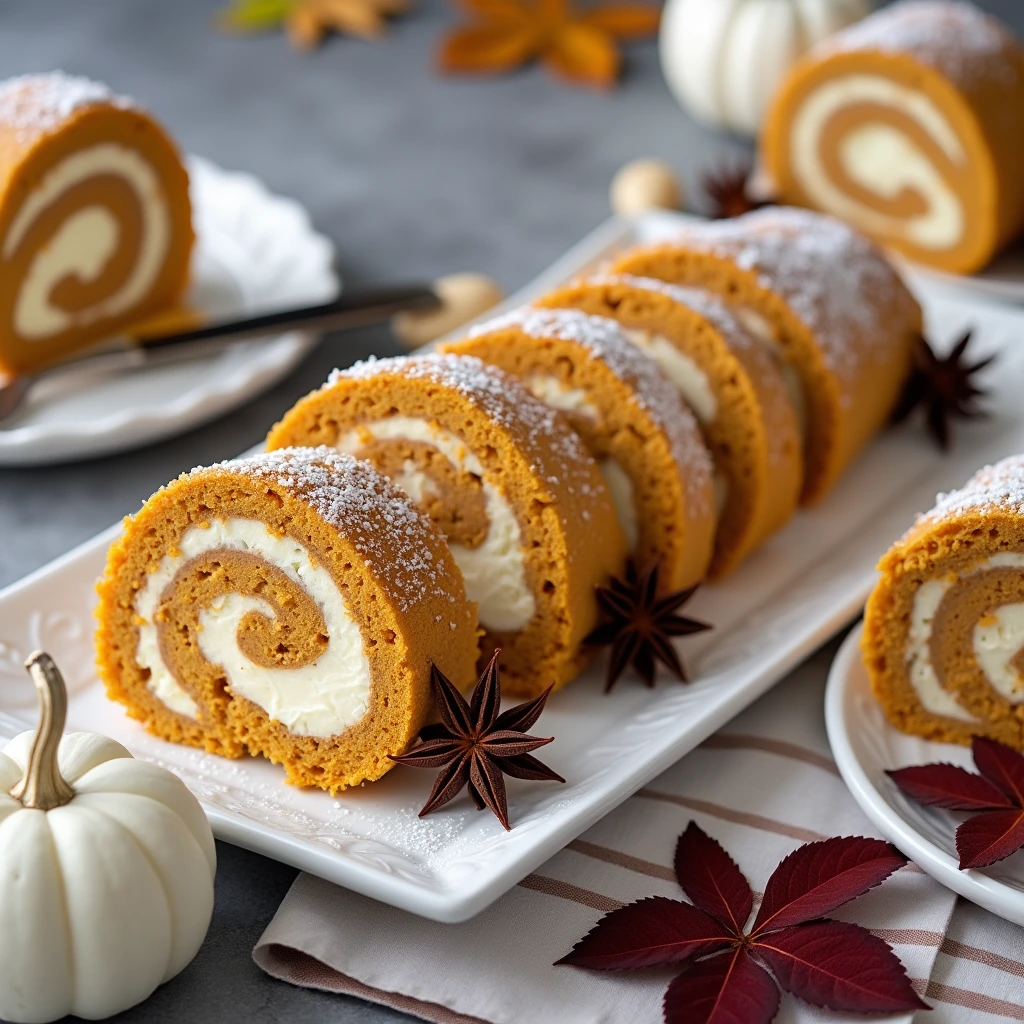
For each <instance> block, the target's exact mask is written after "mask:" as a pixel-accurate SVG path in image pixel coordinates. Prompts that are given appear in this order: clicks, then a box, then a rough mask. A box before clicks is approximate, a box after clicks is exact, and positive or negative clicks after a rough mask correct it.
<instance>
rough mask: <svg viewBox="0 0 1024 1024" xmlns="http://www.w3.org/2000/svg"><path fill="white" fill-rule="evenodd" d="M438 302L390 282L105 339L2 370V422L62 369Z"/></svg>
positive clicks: (153, 358)
mask: <svg viewBox="0 0 1024 1024" xmlns="http://www.w3.org/2000/svg"><path fill="white" fill-rule="evenodd" d="M439 305H440V300H439V299H438V297H437V295H436V293H435V292H434V290H433V288H432V287H431V286H430V285H427V284H412V285H392V286H389V287H384V288H372V289H364V290H360V291H355V292H351V293H346V294H344V295H341V296H339V297H338V298H336V299H332V300H331V301H330V302H325V303H322V304H320V305H317V306H304V307H300V308H298V309H285V310H278V311H275V312H273V313H261V314H259V315H257V316H249V317H244V318H242V319H239V320H225V321H221V322H218V323H213V324H208V325H206V326H203V327H198V328H194V329H192V330H188V331H178V332H175V333H173V334H164V335H156V336H152V335H151V336H147V337H145V338H143V339H140V340H131V339H129V338H120V339H117V340H116V341H113V342H111V343H108V344H105V345H104V347H103V349H102V350H101V351H98V350H96V349H93V350H92V351H90V352H87V353H84V354H82V355H79V356H76V357H74V358H72V359H67V360H64V361H63V362H60V363H54V364H53V365H51V366H45V367H43V368H42V369H40V370H37V371H36V372H34V373H26V374H21V375H19V376H15V377H5V376H3V375H2V374H0V422H3V420H5V419H7V418H8V417H10V416H11V415H12V414H13V413H14V412H15V411H16V410H17V409H18V408H19V407H20V406H21V404H22V402H23V401H24V400H25V398H26V396H27V395H28V393H29V392H30V391H31V390H32V388H33V387H34V386H35V385H36V384H38V383H39V382H40V381H41V380H43V379H45V378H49V377H53V376H56V375H58V374H68V373H79V372H83V371H88V372H89V373H94V372H99V373H121V372H124V371H125V370H139V369H144V368H146V367H149V366H166V365H168V364H170V363H180V362H187V361H188V360H190V359H198V358H200V357H202V356H209V355H215V354H216V353H218V352H220V351H222V350H223V349H225V348H228V347H229V346H230V345H234V344H236V343H238V342H240V341H253V340H255V339H257V338H264V337H273V336H276V335H279V334H283V333H284V332H286V331H291V330H304V331H337V330H350V329H352V328H355V327H364V326H366V325H367V324H373V323H379V322H380V321H382V320H388V319H390V318H391V317H392V316H393V315H394V314H395V313H400V312H403V311H407V310H417V311H424V312H426V311H428V310H432V309H436V308H437V307H438V306H439Z"/></svg>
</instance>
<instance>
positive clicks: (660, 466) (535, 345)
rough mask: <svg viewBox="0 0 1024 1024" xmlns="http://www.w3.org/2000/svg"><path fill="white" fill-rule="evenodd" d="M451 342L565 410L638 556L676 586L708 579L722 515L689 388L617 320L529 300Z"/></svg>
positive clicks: (666, 582) (447, 346)
mask: <svg viewBox="0 0 1024 1024" xmlns="http://www.w3.org/2000/svg"><path fill="white" fill-rule="evenodd" d="M442 349H443V350H444V351H447V352H455V353H459V354H463V355H472V356H478V357H480V358H481V359H483V360H484V361H485V362H487V363H492V364H494V365H496V366H500V367H501V368H502V369H503V370H506V371H508V372H509V373H511V374H514V375H515V376H516V377H518V378H519V379H520V380H521V381H522V382H523V383H524V384H525V385H526V387H527V388H529V389H530V391H531V392H532V393H533V394H534V395H536V396H537V397H538V398H540V399H541V400H542V401H544V402H546V403H547V404H548V405H549V406H551V407H552V408H553V409H558V410H560V411H561V412H562V413H564V415H565V417H566V419H567V420H568V422H569V423H571V425H572V427H573V429H574V430H576V431H577V433H579V435H580V437H582V438H583V441H584V443H585V444H586V446H587V448H588V449H589V450H590V452H591V454H593V456H594V457H595V458H596V459H597V460H598V464H599V465H600V467H601V471H602V473H603V474H604V477H605V479H606V480H607V482H608V488H609V490H610V491H611V494H612V498H613V500H614V501H615V507H616V510H617V512H618V517H619V523H620V524H621V525H622V528H623V531H624V532H625V535H626V539H627V541H628V543H629V546H630V550H631V553H632V555H633V557H634V559H635V560H636V561H637V562H638V563H639V564H641V565H647V564H650V563H651V562H653V561H655V560H657V561H659V562H660V566H661V571H660V579H661V581H662V583H663V585H664V587H665V588H666V589H668V590H679V589H682V588H684V587H690V586H693V585H694V584H695V583H699V582H700V581H701V580H702V579H703V578H704V576H705V575H706V573H707V569H708V565H709V564H710V561H711V554H712V550H713V547H714V537H715V522H716V508H715V491H714V478H713V474H712V466H711V457H710V455H709V453H708V450H707V447H706V445H705V444H704V440H703V438H702V436H701V433H700V428H699V427H698V425H697V421H696V419H695V418H694V416H693V414H692V413H691V412H690V410H689V408H688V407H687V406H686V404H685V402H683V400H682V399H681V398H680V396H679V392H678V391H677V390H676V389H675V388H674V387H673V386H672V385H671V384H670V383H669V382H668V381H667V380H666V379H665V377H664V376H663V375H662V374H661V372H660V371H659V369H658V365H657V363H656V362H655V361H654V360H653V359H651V357H650V356H648V355H647V354H646V353H644V352H642V351H641V350H639V349H638V348H636V347H635V346H634V345H632V344H631V343H630V342H629V341H628V339H627V338H626V337H625V335H624V334H623V333H622V330H621V328H620V327H619V325H618V324H617V323H615V321H613V320H609V319H607V318H606V317H596V316H588V315H587V314H586V313H583V312H581V311H579V310H576V309H534V308H529V307H526V308H523V309H518V310H514V311H513V312H511V313H508V314H506V315H504V316H501V317H498V318H497V319H495V320H491V321H488V322H487V323H484V324H481V325H480V326H478V327H476V328H474V329H473V331H472V332H471V334H470V336H469V337H468V338H466V339H464V340H461V341H454V342H449V343H447V344H445V345H444V346H442Z"/></svg>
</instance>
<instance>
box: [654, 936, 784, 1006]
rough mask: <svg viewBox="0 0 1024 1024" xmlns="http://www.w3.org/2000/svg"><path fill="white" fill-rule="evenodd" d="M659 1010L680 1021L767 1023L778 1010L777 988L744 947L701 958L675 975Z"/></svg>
mask: <svg viewBox="0 0 1024 1024" xmlns="http://www.w3.org/2000/svg"><path fill="white" fill-rule="evenodd" d="M662 1011H663V1013H664V1016H665V1020H666V1021H667V1022H676V1021H678V1022H679V1024H682V1022H684V1021H685V1022H686V1024H769V1022H770V1021H771V1020H772V1018H773V1017H774V1016H775V1014H776V1013H778V1012H779V989H778V986H777V985H776V984H775V982H774V981H772V977H771V975H770V974H769V973H768V972H767V971H766V970H765V969H764V968H763V967H760V966H759V965H758V964H756V963H754V961H753V960H751V958H750V956H749V954H748V953H747V951H746V950H744V949H742V948H741V949H736V950H735V951H734V952H733V953H732V954H731V955H729V956H715V957H711V959H710V960H700V961H698V962H697V963H695V964H693V966H691V967H690V968H689V969H688V970H686V971H684V972H683V973H682V974H680V975H679V976H678V977H677V978H675V979H674V980H673V981H672V983H671V984H670V985H669V987H668V989H667V991H666V992H665V1001H664V1003H663V1004H662Z"/></svg>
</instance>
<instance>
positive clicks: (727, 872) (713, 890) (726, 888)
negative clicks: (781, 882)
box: [675, 821, 754, 935]
mask: <svg viewBox="0 0 1024 1024" xmlns="http://www.w3.org/2000/svg"><path fill="white" fill-rule="evenodd" d="M675 868H676V878H678V879H679V884H680V886H682V889H683V892H685V893H686V895H687V896H689V897H690V899H691V900H693V902H694V903H695V904H696V905H697V906H698V907H700V909H701V910H703V911H704V912H705V913H708V914H710V915H711V916H712V917H715V918H717V919H718V920H719V921H721V922H722V923H723V924H725V925H728V926H729V927H730V928H731V930H732V932H733V934H735V935H741V934H742V933H743V928H744V926H745V925H746V923H747V918H748V917H750V911H751V908H752V907H753V905H754V894H753V893H752V892H751V890H750V885H749V884H748V883H747V880H746V879H745V878H744V877H743V873H742V872H741V871H740V869H739V868H738V867H737V866H736V863H735V862H734V861H733V859H732V858H731V857H730V856H729V854H727V853H726V852H725V850H723V849H722V847H721V846H720V845H719V844H718V843H717V842H716V841H715V840H714V839H712V838H711V836H709V835H708V834H707V833H706V832H705V831H704V830H703V829H702V828H701V827H700V826H699V825H697V823H696V822H693V821H691V822H690V824H689V825H687V827H686V831H685V832H684V833H683V834H682V835H681V836H680V837H679V842H678V843H677V844H676V858H675Z"/></svg>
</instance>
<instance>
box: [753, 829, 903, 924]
mask: <svg viewBox="0 0 1024 1024" xmlns="http://www.w3.org/2000/svg"><path fill="white" fill-rule="evenodd" d="M906 863H907V858H906V857H904V856H903V854H902V853H900V852H899V850H897V849H896V847H895V846H892V845H891V844H889V843H886V842H883V841H882V840H881V839H865V838H864V837H862V836H845V837H843V838H838V837H837V838H834V839H824V840H822V841H821V842H818V843H808V844H807V845H806V846H801V847H800V848H799V849H798V850H794V851H793V852H792V853H791V854H790V855H789V856H788V857H786V859H785V860H783V861H782V863H781V864H779V866H778V867H777V868H776V869H775V870H774V871H773V872H772V876H771V878H769V879H768V884H767V885H766V886H765V888H764V899H763V900H762V901H761V907H760V909H759V910H758V912H757V919H756V920H755V921H754V928H753V932H752V934H754V935H757V934H759V933H763V932H766V931H770V930H772V929H775V928H788V927H790V926H791V925H796V924H802V923H803V922H804V921H812V920H814V919H815V918H818V917H823V916H824V915H825V914H830V913H831V912H832V911H833V910H835V909H836V907H841V906H842V905H843V904H844V903H849V902H850V900H852V899H855V898H856V897H858V896H863V895H864V893H866V892H867V891H868V889H872V888H874V886H876V885H879V884H881V883H882V882H884V881H885V880H886V879H887V878H888V877H889V876H890V875H891V874H892V873H893V872H894V871H896V870H897V869H899V868H901V867H903V865H904V864H906Z"/></svg>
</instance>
